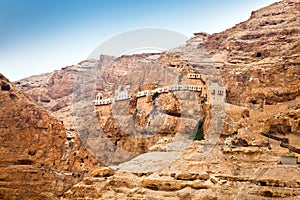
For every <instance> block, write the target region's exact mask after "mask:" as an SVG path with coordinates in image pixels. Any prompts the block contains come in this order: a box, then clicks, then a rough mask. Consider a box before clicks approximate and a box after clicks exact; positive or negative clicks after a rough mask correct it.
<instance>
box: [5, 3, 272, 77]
mask: <svg viewBox="0 0 300 200" xmlns="http://www.w3.org/2000/svg"><path fill="white" fill-rule="evenodd" d="M274 2H276V1H275V0H209V1H207V0H139V1H138V0H106V1H104V0H0V73H2V74H3V75H4V76H6V77H7V78H8V79H10V81H16V80H19V79H21V78H25V77H28V76H31V75H36V74H40V73H45V72H50V71H53V70H57V69H61V68H62V67H65V66H70V65H73V64H77V63H79V62H80V61H82V60H85V59H87V57H88V56H89V55H90V53H91V52H93V50H94V49H95V48H96V47H97V46H99V45H100V44H102V43H104V42H105V41H107V40H109V39H111V38H112V37H114V36H117V35H119V34H122V33H125V32H128V31H132V30H136V29H143V28H159V29H167V30H171V31H175V32H178V33H180V34H183V35H185V36H187V37H191V36H192V35H193V33H194V32H200V31H204V32H208V33H217V32H221V31H223V30H225V29H227V28H230V27H232V26H234V25H235V24H237V23H239V22H241V21H245V20H247V19H248V18H249V17H250V14H251V11H253V10H257V9H259V8H261V7H264V6H267V5H269V4H271V3H274Z"/></svg>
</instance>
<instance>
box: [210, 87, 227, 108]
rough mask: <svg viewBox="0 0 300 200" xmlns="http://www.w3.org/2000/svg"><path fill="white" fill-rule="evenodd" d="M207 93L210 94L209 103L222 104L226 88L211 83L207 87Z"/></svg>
mask: <svg viewBox="0 0 300 200" xmlns="http://www.w3.org/2000/svg"><path fill="white" fill-rule="evenodd" d="M208 91H209V92H210V101H211V103H216V104H218V103H224V102H225V97H226V88H225V87H224V86H221V85H219V83H216V82H212V83H211V84H210V85H209V86H208Z"/></svg>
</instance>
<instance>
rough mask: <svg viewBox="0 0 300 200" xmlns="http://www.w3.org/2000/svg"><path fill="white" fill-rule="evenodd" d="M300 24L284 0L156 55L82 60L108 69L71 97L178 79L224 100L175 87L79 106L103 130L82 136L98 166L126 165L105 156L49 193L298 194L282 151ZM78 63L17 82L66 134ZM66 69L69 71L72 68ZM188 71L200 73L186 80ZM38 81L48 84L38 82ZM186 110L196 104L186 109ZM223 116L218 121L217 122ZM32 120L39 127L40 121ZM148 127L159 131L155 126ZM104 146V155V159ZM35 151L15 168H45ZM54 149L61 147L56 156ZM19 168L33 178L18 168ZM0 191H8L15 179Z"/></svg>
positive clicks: (295, 133) (292, 146)
mask: <svg viewBox="0 0 300 200" xmlns="http://www.w3.org/2000/svg"><path fill="white" fill-rule="evenodd" d="M299 19H300V2H299V0H284V1H281V2H278V3H274V4H272V5H270V6H268V7H265V8H262V9H260V10H258V11H254V12H252V14H251V17H250V19H249V20H247V21H245V22H242V23H240V24H237V25H236V26H234V27H233V28H231V29H228V30H225V31H224V32H221V33H217V34H212V35H209V34H206V33H199V34H195V36H194V37H193V38H191V39H190V40H189V41H188V42H187V45H185V46H181V47H178V48H175V49H172V50H170V51H167V52H164V53H162V54H152V55H149V54H142V55H133V56H122V57H120V58H112V57H106V56H102V57H101V58H100V60H99V61H92V62H90V61H86V62H83V63H81V64H79V65H77V67H79V68H82V67H84V66H96V69H99V70H100V68H102V67H103V69H102V70H103V71H102V72H103V73H101V76H100V77H99V80H98V81H99V82H97V84H96V85H97V87H96V88H95V91H89V90H91V88H92V87H90V85H91V84H90V83H88V84H87V87H86V89H84V88H81V86H78V87H77V86H75V88H74V87H73V93H75V94H82V96H83V97H85V96H87V94H88V93H85V92H86V91H87V92H90V93H89V94H93V95H94V96H95V95H96V93H97V92H99V91H100V92H101V93H102V95H103V98H104V99H105V98H112V97H113V96H114V95H115V93H114V92H115V91H116V90H117V89H118V86H119V85H121V86H122V87H125V85H126V84H129V83H130V84H131V85H133V86H134V87H130V88H129V89H128V91H129V93H130V94H135V93H137V92H138V91H143V90H152V89H155V88H157V87H160V86H163V85H169V84H173V82H172V81H175V82H176V83H181V82H184V81H186V83H188V84H192V85H195V84H196V85H197V84H199V85H206V84H209V81H211V80H213V81H220V82H221V83H222V82H223V83H224V84H225V86H226V91H227V92H226V102H224V103H223V104H222V105H218V106H215V105H214V103H211V102H212V101H211V99H210V93H209V92H208V96H207V97H205V96H201V95H194V96H193V99H192V100H191V98H192V95H188V94H184V95H180V94H177V93H172V92H170V93H166V94H160V95H159V96H156V97H155V98H153V99H149V98H146V97H144V98H136V96H134V95H133V96H132V97H131V98H130V100H128V101H122V102H116V103H114V104H108V105H103V106H97V107H91V106H86V107H84V106H82V109H81V110H80V111H82V112H80V113H81V115H80V117H85V116H88V115H89V114H90V113H94V114H95V117H94V118H96V121H97V125H99V127H100V128H101V130H102V132H101V134H103V135H101V134H99V133H98V132H96V133H94V132H93V133H90V132H89V131H86V132H89V135H85V136H84V137H83V138H82V141H83V142H84V144H85V145H87V146H89V147H90V150H91V152H93V154H94V155H96V157H98V158H99V159H100V161H101V160H102V161H104V160H105V161H107V160H109V161H112V160H113V161H114V159H116V160H118V161H120V162H121V164H119V163H118V162H110V163H112V164H116V165H117V166H111V167H105V168H97V169H95V170H94V171H93V172H92V173H91V174H89V175H88V176H85V177H84V178H83V180H82V181H80V182H78V181H77V182H78V183H77V184H75V185H74V186H73V187H71V188H70V189H68V190H67V191H65V190H64V189H57V188H53V190H51V191H54V190H57V191H59V192H57V193H55V192H54V193H51V192H50V193H51V195H53V196H55V195H57V194H59V195H61V199H273V198H283V199H299V197H300V190H299V187H300V185H299V183H300V176H299V174H300V173H299V163H298V164H289V163H281V156H294V157H296V158H297V157H298V156H299V153H297V152H298V151H297V149H300V146H299V144H300V140H299V138H300V128H299V120H300V97H299V96H300V90H299V88H300V77H299V76H300V71H299V69H300V68H299V63H300V60H299V58H300V49H299V41H300V35H299V31H300V28H299V27H300V21H299ZM97 67H98V68H97ZM74 68H76V67H74V66H73V67H67V68H65V69H63V70H61V71H56V72H54V73H49V74H44V75H42V76H37V77H31V78H28V79H24V80H21V81H19V83H18V84H19V85H21V88H22V89H23V90H25V92H26V93H27V94H29V95H30V96H32V98H33V99H35V100H36V101H37V102H39V103H41V104H42V105H43V106H45V107H46V108H47V109H48V110H49V111H52V112H53V114H54V115H56V116H57V117H60V119H63V120H64V122H65V121H66V125H67V126H68V127H69V128H70V129H74V128H75V126H74V123H73V122H72V123H73V124H72V123H69V121H72V120H70V119H71V118H72V114H71V113H72V112H71V109H70V107H71V105H76V103H80V98H78V99H77V100H75V101H74V100H71V96H70V95H71V93H70V92H71V89H70V88H71V85H72V82H73V81H74V80H75V82H76V78H74V77H76V76H77V75H78V74H76V73H78V71H77V69H75V70H74ZM76 71H77V72H76ZM79 71H80V70H79ZM74 72H76V73H74ZM73 73H74V74H76V76H73V75H71V74H73ZM190 73H200V74H202V75H205V76H204V77H203V78H201V79H193V78H191V79H189V78H186V77H188V74H190ZM88 75H89V74H88V73H87V77H88V78H89V77H90V76H88ZM46 77H47V78H46ZM36 78H38V79H41V80H42V79H43V81H40V82H39V81H37V82H36V81H33V80H35V79H36ZM45 80H47V81H46V82H45ZM207 80H209V81H207ZM213 81H212V82H213ZM3 83H4V84H2V85H1V89H2V93H4V94H6V96H5V98H7V99H13V98H14V95H10V89H11V88H13V87H12V85H11V84H10V83H8V82H7V81H6V80H4V81H3ZM62 85H66V87H65V88H64V87H62ZM75 85H76V84H75ZM122 87H121V88H122ZM123 89H124V88H123ZM53 90H57V91H60V92H59V93H56V92H55V91H53ZM211 92H212V91H211ZM40 94H42V95H40ZM77 96H78V95H77ZM94 96H93V97H91V98H94ZM182 100H186V101H187V102H184V103H183V104H184V105H185V106H186V107H184V108H187V111H186V112H183V111H184V110H183V109H182V108H183V107H182V106H180V105H181V104H180V102H182ZM10 101H12V100H10ZM10 101H8V100H6V101H5V102H10ZM191 102H193V103H195V104H191ZM34 105H35V104H34ZM67 108H68V109H69V110H67V111H66V109H67ZM78 108H81V107H78ZM153 108H156V109H157V110H154V109H153ZM191 108H195V109H194V111H193V112H190V110H192V109H191ZM10 109H13V108H10ZM26 109H29V107H28V106H27V107H26ZM94 111H95V112H94ZM125 111H126V112H125ZM222 111H223V112H222ZM6 113H7V112H6ZM8 113H11V112H8ZM45 113H46V112H45ZM61 113H68V114H61ZM153 113H155V115H152V116H151V114H153ZM26 114H27V112H26ZM223 114H224V116H223ZM90 115H92V114H90ZM24 116H26V115H25V114H24ZM36 116H38V115H36V114H35V115H34V117H32V119H31V118H30V120H34V119H35V117H36ZM184 116H196V119H198V120H199V119H202V120H204V121H205V122H204V125H203V126H204V130H205V133H206V135H205V137H206V138H209V139H211V138H210V134H211V135H212V136H216V137H217V140H216V141H213V140H209V141H207V140H204V141H192V140H188V139H187V138H186V137H185V136H186V135H184V134H182V133H185V132H187V133H191V132H192V131H193V130H192V129H193V128H195V122H197V120H195V119H194V118H193V119H192V120H189V119H188V117H186V119H184ZM151 117H152V118H151ZM223 117H225V122H224V123H222V122H223V121H222V120H220V121H218V119H220V118H221V119H222V118H223ZM51 119H52V118H51ZM51 119H50V117H49V120H50V121H51ZM87 119H88V120H84V121H83V122H82V123H85V122H86V125H85V126H86V127H90V128H91V129H94V128H95V127H94V126H90V125H92V124H91V123H90V121H91V120H90V119H91V117H90V118H87ZM5 120H7V119H6V118H5V119H4V118H3V121H5ZM149 122H150V125H149ZM218 122H220V123H218ZM9 123H12V124H16V126H17V125H18V126H19V124H20V123H15V121H13V122H12V121H9ZM34 124H35V125H36V126H37V127H38V124H39V120H37V121H36V123H34ZM153 124H154V125H157V126H152V127H151V125H153ZM179 124H180V125H179ZM214 124H216V126H213V127H212V125H214ZM21 125H22V123H21ZM41 126H42V127H43V125H41ZM60 126H61V125H60ZM60 126H59V127H60ZM4 127H6V126H4ZM99 127H97V128H99ZM132 127H134V128H132ZM145 127H146V130H151V131H152V132H153V135H149V137H148V138H147V139H145V138H143V137H140V135H138V134H136V132H138V131H140V130H144V129H143V128H145ZM155 127H159V128H158V129H156V128H155ZM191 127H192V128H191ZM213 128H214V129H213ZM4 130H6V128H4ZM43 130H44V129H43ZM55 130H57V129H55ZM55 130H53V131H55ZM59 130H60V129H59ZM86 130H89V129H86ZM181 130H187V131H181ZM60 131H62V130H60ZM135 131H136V132H135ZM62 132H63V131H62ZM9 133H11V132H9ZM143 133H144V134H145V135H147V134H148V132H143ZM214 133H218V134H219V135H218V134H215V135H214ZM61 140H63V138H61ZM51 141H53V140H51ZM28 142H29V141H28ZM3 144H6V143H3ZM9 144H10V143H9ZM19 144H23V143H20V142H19V143H18V146H21V147H22V145H19ZM25 144H27V143H25ZM57 145H58V144H57ZM5 147H6V146H5ZM6 148H8V147H6ZM60 148H61V146H60ZM4 149H5V148H4ZM50 149H51V148H50ZM101 149H104V150H106V152H105V153H104V154H103V151H101ZM26 150H27V149H26ZM34 150H35V149H30V148H28V150H27V154H28V155H27V157H25V158H23V157H22V158H18V159H17V160H20V161H14V162H17V163H18V162H19V164H20V162H21V163H23V165H22V166H24V163H25V164H26V163H30V162H33V163H40V161H37V160H35V159H33V160H32V158H31V157H32V156H34V155H35V154H34ZM107 150H108V151H107ZM22 151H23V150H22ZM53 151H54V150H53ZM95 152H96V154H95ZM124 152H126V154H124ZM97 153H98V154H97ZM141 153H143V154H141ZM31 154H34V155H31ZM36 154H38V153H37V152H36ZM138 154H141V155H138ZM1 155H3V157H5V159H7V157H6V156H5V155H4V154H1ZM8 155H9V154H8ZM13 155H15V154H13ZM60 155H61V154H57V158H58V157H59V156H60ZM70 155H72V154H70ZM105 155H106V157H105ZM133 157H134V158H133ZM89 158H90V157H89ZM132 158H133V159H132ZM72 159H73V158H70V161H71V160H72ZM122 159H123V160H122ZM126 160H129V161H128V162H125V161H126ZM46 161H47V162H46ZM6 162H8V163H12V162H13V161H6ZM45 162H46V163H47V166H50V167H51V168H53V162H52V160H47V159H45ZM60 162H62V161H60ZM84 162H86V161H84ZM122 162H123V163H122ZM106 163H107V162H106ZM108 163H109V162H108ZM9 166H11V164H10V165H9ZM13 166H15V164H14V165H13ZM45 166H46V164H45ZM55 166H57V164H56V165H55ZM76 166H77V167H78V168H75V169H71V168H68V167H67V169H68V170H75V171H76V170H78V169H79V168H80V165H79V166H78V165H76ZM43 169H44V168H43ZM53 169H55V170H58V169H59V170H60V168H56V167H54V168H53ZM9 170H10V168H3V172H5V173H3V174H9V173H8V172H10V171H9ZM18 170H19V172H20V173H23V172H24V171H25V172H26V173H29V172H28V171H26V170H25V169H23V168H18ZM55 170H54V171H55ZM76 173H78V172H76ZM76 173H75V174H76ZM7 177H8V176H7ZM1 180H2V179H1ZM5 180H10V179H8V178H6V179H5ZM5 180H4V182H5V183H6V182H9V181H5ZM18 180H19V179H18ZM29 180H31V179H29ZM48 180H49V179H48ZM51 180H56V179H54V178H53V179H51ZM57 180H60V179H57ZM68 180H69V179H68ZM75 182H76V181H73V182H70V183H72V184H73V183H75ZM72 184H70V185H72ZM58 185H63V183H62V182H59V184H58ZM70 185H64V187H65V188H67V187H69V186H70ZM3 188H9V190H12V189H11V188H12V186H11V187H8V186H6V187H3ZM3 191H5V192H3V194H4V195H7V194H9V192H7V191H8V189H5V190H3ZM13 191H14V192H15V191H16V190H13ZM21 191H24V190H21ZM37 191H40V190H37ZM45 191H46V193H45V196H47V195H49V193H47V192H48V191H49V190H45ZM64 191H65V192H64ZM43 194H44V193H43ZM46 194H47V195H46ZM6 198H9V197H6Z"/></svg>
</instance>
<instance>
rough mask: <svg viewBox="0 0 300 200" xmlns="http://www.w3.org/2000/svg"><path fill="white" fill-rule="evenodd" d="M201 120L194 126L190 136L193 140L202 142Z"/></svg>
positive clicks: (202, 123)
mask: <svg viewBox="0 0 300 200" xmlns="http://www.w3.org/2000/svg"><path fill="white" fill-rule="evenodd" d="M203 125H204V122H203V120H199V121H198V123H197V126H196V129H195V131H194V132H193V134H192V139H193V140H204V131H203Z"/></svg>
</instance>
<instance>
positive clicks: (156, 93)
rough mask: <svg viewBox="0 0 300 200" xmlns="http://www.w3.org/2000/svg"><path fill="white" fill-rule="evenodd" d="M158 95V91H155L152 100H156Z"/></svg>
mask: <svg viewBox="0 0 300 200" xmlns="http://www.w3.org/2000/svg"><path fill="white" fill-rule="evenodd" d="M157 97H158V92H154V94H153V95H152V101H154V100H155V99H156V98H157Z"/></svg>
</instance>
